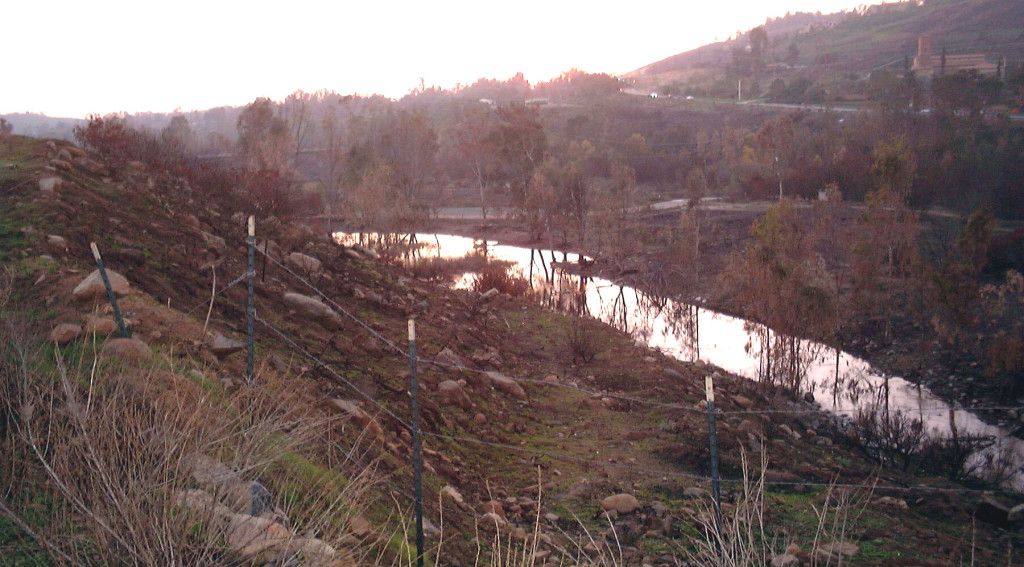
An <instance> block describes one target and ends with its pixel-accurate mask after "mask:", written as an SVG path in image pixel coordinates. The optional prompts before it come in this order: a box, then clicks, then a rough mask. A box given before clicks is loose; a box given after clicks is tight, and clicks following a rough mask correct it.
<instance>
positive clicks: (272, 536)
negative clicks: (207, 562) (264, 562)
mask: <svg viewBox="0 0 1024 567" xmlns="http://www.w3.org/2000/svg"><path fill="white" fill-rule="evenodd" d="M224 533H225V539H227V543H228V547H230V548H231V550H232V551H234V552H235V553H238V554H239V555H241V556H243V557H245V558H252V557H255V556H257V555H260V554H262V553H264V552H267V551H273V550H278V549H282V548H284V546H286V545H287V543H288V541H289V540H291V539H292V537H293V536H292V533H291V532H290V531H289V530H288V528H286V527H284V526H282V525H281V524H279V523H277V522H274V521H272V520H268V519H266V518H259V517H256V516H250V515H248V514H232V515H231V516H229V517H228V520H227V528H226V529H225V530H224Z"/></svg>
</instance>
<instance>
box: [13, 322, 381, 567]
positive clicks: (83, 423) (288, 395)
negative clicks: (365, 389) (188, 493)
mask: <svg viewBox="0 0 1024 567" xmlns="http://www.w3.org/2000/svg"><path fill="white" fill-rule="evenodd" d="M5 307H6V306H5V305H3V304H2V303H0V325H2V328H0V377H2V389H0V417H2V422H0V425H2V428H0V442H2V444H3V447H2V449H3V453H4V455H8V456H9V458H5V459H4V461H5V462H4V466H3V469H2V470H0V514H3V515H4V516H7V518H8V519H9V520H10V521H12V522H13V523H15V524H16V525H18V526H19V527H20V528H21V530H22V531H23V532H25V533H26V534H28V535H29V536H30V537H31V538H32V539H35V540H36V541H37V542H38V544H39V546H40V548H41V549H42V550H45V553H46V554H48V555H49V556H50V557H51V559H52V560H53V561H54V562H55V563H57V564H86V565H93V564H96V565H119V564H132V565H218V564H233V563H236V562H237V561H238V560H239V559H240V558H239V557H238V556H237V555H236V554H233V553H232V552H231V551H230V550H229V549H228V547H227V546H226V545H225V542H224V533H223V531H222V530H223V527H224V526H223V525H221V524H219V520H221V519H220V518H215V517H214V515H213V513H212V511H211V513H209V514H203V513H198V512H195V511H191V510H189V509H186V508H182V507H181V505H180V503H179V499H178V498H176V495H178V494H180V491H182V490H185V489H189V488H194V487H195V486H196V479H195V477H193V475H192V466H193V464H192V463H194V459H195V458H196V456H199V455H202V456H207V457H212V458H213V459H215V460H216V461H219V462H220V463H223V464H225V465H227V466H228V467H229V468H230V469H231V470H233V471H236V472H237V473H238V475H239V476H240V477H241V478H243V479H258V480H259V481H260V482H262V483H263V484H265V485H266V486H268V487H270V494H271V506H272V508H277V513H278V515H279V517H281V518H282V519H281V521H283V522H285V523H286V524H288V526H289V527H290V528H291V529H292V533H295V534H316V535H317V536H318V537H319V538H320V539H322V540H324V541H326V542H327V543H330V544H333V545H335V546H336V547H337V546H338V545H339V544H338V543H337V542H339V541H340V540H341V539H342V537H343V536H344V535H345V534H346V532H347V530H348V524H349V518H352V517H354V516H355V515H356V514H358V511H359V506H360V505H361V504H363V496H364V495H365V494H366V489H367V487H368V486H369V485H371V484H372V482H373V481H374V470H375V469H374V467H373V466H372V465H373V463H372V462H368V461H367V459H366V458H365V455H361V454H358V453H354V452H353V451H352V449H351V448H350V447H347V446H344V445H342V443H341V442H340V441H332V439H334V438H335V437H334V436H332V435H331V434H330V432H331V431H332V430H333V428H334V427H335V426H336V424H335V423H333V422H332V421H331V420H329V419H327V418H325V417H323V416H321V415H319V414H318V413H317V412H316V408H315V407H314V406H313V405H312V404H308V403H306V404H303V403H296V402H297V401H299V400H298V399H297V397H298V396H297V395H296V393H295V392H296V385H295V384H294V383H291V382H289V381H284V380H281V381H278V383H275V382H274V381H269V382H266V383H264V384H262V385H261V387H260V388H239V389H237V390H236V391H235V392H234V393H231V394H228V393H226V392H224V391H223V390H222V389H220V388H219V387H217V386H216V385H211V384H208V383H207V384H202V383H199V382H201V380H200V381H198V382H197V381H195V380H193V379H191V378H186V377H184V376H182V375H180V374H177V373H175V372H173V371H170V370H166V369H160V368H143V369H139V368H132V367H129V366H119V365H116V364H110V363H107V362H99V361H98V360H97V356H96V349H95V346H94V345H91V344H84V345H83V346H81V348H80V350H78V351H75V350H74V349H72V351H73V352H70V353H69V354H68V355H64V354H62V351H61V350H60V349H50V348H48V347H47V346H46V345H45V343H41V342H40V341H38V340H36V339H35V338H34V337H33V336H32V334H31V331H30V326H29V325H28V324H27V323H25V322H24V321H21V320H18V319H17V318H16V317H15V316H13V315H12V314H11V313H10V312H8V311H7V310H6V309H5ZM66 356H67V357H66ZM69 359H72V360H74V362H71V361H70V360H69ZM303 454H314V455H321V456H322V455H335V456H338V455H341V456H342V457H335V460H337V461H339V462H338V464H337V465H336V466H335V468H334V470H330V469H328V468H327V467H325V466H323V465H322V464H321V463H318V462H315V461H313V460H309V459H307V458H306V457H302V456H301V455H303ZM214 496H215V497H218V496H221V495H219V494H214ZM279 560H280V561H284V559H283V558H281V559H279Z"/></svg>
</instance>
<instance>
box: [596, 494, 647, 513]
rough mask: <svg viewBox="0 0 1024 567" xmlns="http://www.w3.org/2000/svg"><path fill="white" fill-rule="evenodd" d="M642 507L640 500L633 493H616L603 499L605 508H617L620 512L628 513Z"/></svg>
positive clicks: (602, 504)
mask: <svg viewBox="0 0 1024 567" xmlns="http://www.w3.org/2000/svg"><path fill="white" fill-rule="evenodd" d="M639 507H640V502H638V501H637V499H636V497H635V496H633V495H632V494H626V493H621V494H614V495H612V496H609V497H607V498H605V499H604V500H602V501H601V508H602V509H604V510H615V511H616V512H617V513H619V514H628V513H630V512H632V511H633V510H636V509H637V508H639Z"/></svg>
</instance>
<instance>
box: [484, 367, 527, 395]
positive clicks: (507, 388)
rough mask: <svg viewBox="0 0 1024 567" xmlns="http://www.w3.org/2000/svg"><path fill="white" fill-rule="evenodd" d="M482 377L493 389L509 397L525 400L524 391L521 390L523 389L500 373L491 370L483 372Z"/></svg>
mask: <svg viewBox="0 0 1024 567" xmlns="http://www.w3.org/2000/svg"><path fill="white" fill-rule="evenodd" d="M484 375H485V376H487V378H488V379H489V380H490V381H491V385H492V386H494V389H496V390H500V391H502V392H505V393H506V394H509V395H511V396H515V397H517V398H519V399H520V400H525V399H526V390H523V387H522V386H520V385H519V383H518V382H516V381H515V380H513V379H512V378H509V377H508V376H506V375H504V374H502V373H501V372H496V371H493V370H492V371H488V372H484Z"/></svg>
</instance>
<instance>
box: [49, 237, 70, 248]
mask: <svg viewBox="0 0 1024 567" xmlns="http://www.w3.org/2000/svg"><path fill="white" fill-rule="evenodd" d="M46 245H47V246H48V247H49V248H50V249H51V250H55V251H57V252H64V251H66V250H67V249H68V241H67V240H66V239H65V238H64V237H63V236H57V235H56V234H49V235H47V236H46Z"/></svg>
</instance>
